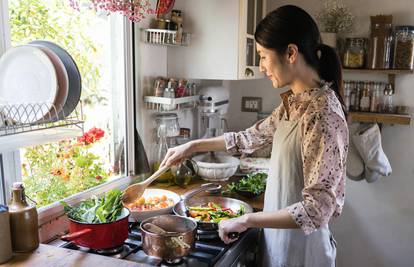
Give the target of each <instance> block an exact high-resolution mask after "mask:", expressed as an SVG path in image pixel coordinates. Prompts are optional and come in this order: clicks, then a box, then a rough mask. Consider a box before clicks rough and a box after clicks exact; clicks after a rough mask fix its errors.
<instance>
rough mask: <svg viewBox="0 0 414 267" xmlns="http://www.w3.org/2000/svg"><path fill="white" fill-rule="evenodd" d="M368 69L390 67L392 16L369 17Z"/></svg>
mask: <svg viewBox="0 0 414 267" xmlns="http://www.w3.org/2000/svg"><path fill="white" fill-rule="evenodd" d="M370 41H371V42H370V44H371V45H370V53H369V60H368V68H371V69H389V68H390V67H391V46H392V41H393V36H392V15H378V16H371V40H370Z"/></svg>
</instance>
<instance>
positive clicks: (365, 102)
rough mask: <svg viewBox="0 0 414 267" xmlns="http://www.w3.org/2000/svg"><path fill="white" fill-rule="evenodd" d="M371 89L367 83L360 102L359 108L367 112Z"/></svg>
mask: <svg viewBox="0 0 414 267" xmlns="http://www.w3.org/2000/svg"><path fill="white" fill-rule="evenodd" d="M369 94H370V90H369V84H368V83H365V86H364V89H363V90H362V96H361V101H360V103H359V109H360V110H361V111H364V112H367V111H369V107H370V103H371V99H370V95H369Z"/></svg>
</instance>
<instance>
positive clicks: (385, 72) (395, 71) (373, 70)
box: [342, 68, 413, 75]
mask: <svg viewBox="0 0 414 267" xmlns="http://www.w3.org/2000/svg"><path fill="white" fill-rule="evenodd" d="M342 70H343V71H344V72H349V73H365V74H368V73H372V74H388V75H399V74H413V71H412V70H394V69H386V70H380V69H345V68H343V69H342Z"/></svg>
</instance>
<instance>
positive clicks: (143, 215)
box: [129, 188, 181, 222]
mask: <svg viewBox="0 0 414 267" xmlns="http://www.w3.org/2000/svg"><path fill="white" fill-rule="evenodd" d="M162 195H165V196H166V197H167V198H171V199H172V200H173V201H174V205H175V204H177V203H178V202H179V201H180V200H181V198H180V196H179V195H178V194H177V193H174V192H172V191H169V190H165V189H155V188H147V189H145V191H144V194H142V196H143V197H145V198H147V197H155V196H162ZM174 205H172V206H170V207H167V208H164V209H158V210H148V211H132V210H131V215H130V216H129V221H130V222H142V221H143V220H145V219H147V218H150V217H154V216H157V215H162V214H170V213H172V209H173V207H174Z"/></svg>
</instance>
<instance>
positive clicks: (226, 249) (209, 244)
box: [60, 224, 259, 267]
mask: <svg viewBox="0 0 414 267" xmlns="http://www.w3.org/2000/svg"><path fill="white" fill-rule="evenodd" d="M130 227H131V231H130V233H129V235H128V239H127V240H125V242H124V244H123V245H122V246H121V247H118V248H113V249H110V250H92V249H89V248H84V247H79V246H77V245H76V244H74V243H73V242H66V243H63V244H62V245H60V247H63V248H67V249H73V250H78V251H82V252H86V253H94V254H99V255H104V256H107V257H113V258H117V259H123V260H127V261H132V262H137V263H142V264H146V265H150V266H176V267H178V266H187V267H192V266H196V267H210V266H214V267H219V266H220V267H221V266H223V267H224V266H225V267H228V266H255V261H256V259H255V254H256V248H257V240H258V235H259V231H258V230H257V229H249V230H248V231H246V232H245V233H243V234H241V235H240V237H239V239H238V240H237V241H235V242H234V243H232V244H229V245H226V244H224V243H223V242H222V241H221V240H220V239H219V238H218V237H217V236H216V237H215V238H214V236H213V235H206V233H199V234H198V235H197V241H196V243H195V248H194V250H193V251H191V252H190V254H189V255H188V256H186V257H184V258H182V259H180V260H177V261H175V262H165V261H163V260H162V259H160V258H155V257H151V256H148V255H147V254H145V252H144V251H143V249H142V243H141V231H140V229H139V225H138V224H131V225H130Z"/></svg>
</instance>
